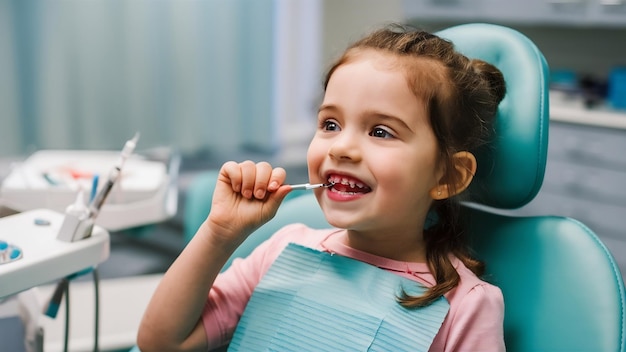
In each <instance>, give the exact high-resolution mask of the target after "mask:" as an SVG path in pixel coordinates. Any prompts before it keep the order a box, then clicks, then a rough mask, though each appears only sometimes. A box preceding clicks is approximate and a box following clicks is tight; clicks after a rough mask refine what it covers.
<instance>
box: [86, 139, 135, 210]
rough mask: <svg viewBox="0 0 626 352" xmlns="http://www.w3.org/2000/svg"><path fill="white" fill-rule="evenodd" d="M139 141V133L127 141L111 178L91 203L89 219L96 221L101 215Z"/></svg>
mask: <svg viewBox="0 0 626 352" xmlns="http://www.w3.org/2000/svg"><path fill="white" fill-rule="evenodd" d="M138 140H139V132H137V133H135V136H134V137H133V138H132V139H130V140H128V141H126V143H125V144H124V148H123V149H122V153H121V154H120V157H119V159H118V160H117V163H116V164H115V166H114V167H113V169H112V170H111V172H110V173H109V178H108V179H107V181H106V183H105V184H104V187H103V188H102V190H101V191H100V192H99V193H98V194H96V198H95V199H94V200H93V201H92V202H91V204H89V218H90V219H95V218H96V217H97V216H98V214H99V213H100V209H101V208H102V205H103V204H104V201H105V200H106V198H107V196H108V195H109V193H110V192H111V189H113V186H114V185H115V182H116V181H117V179H118V178H119V177H120V174H121V173H122V167H123V166H124V163H125V162H126V159H128V157H129V156H130V155H131V154H132V153H133V151H134V150H135V147H136V146H137V141H138Z"/></svg>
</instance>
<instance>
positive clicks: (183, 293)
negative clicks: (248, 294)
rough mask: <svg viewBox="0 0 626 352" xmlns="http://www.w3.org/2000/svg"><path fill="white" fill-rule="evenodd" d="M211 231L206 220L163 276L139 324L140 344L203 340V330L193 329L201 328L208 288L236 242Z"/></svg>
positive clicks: (168, 345) (161, 346)
mask: <svg viewBox="0 0 626 352" xmlns="http://www.w3.org/2000/svg"><path fill="white" fill-rule="evenodd" d="M214 231H215V229H213V228H211V226H210V225H209V224H208V223H207V222H205V223H204V224H203V225H202V226H201V227H200V228H199V229H198V232H197V233H196V235H195V236H194V237H193V238H192V240H191V241H190V242H189V244H188V245H187V246H186V247H185V249H184V250H183V251H182V252H181V254H180V255H179V257H178V258H177V259H176V260H175V261H174V263H173V264H172V265H171V266H170V268H169V269H168V270H167V272H166V273H165V275H164V276H163V278H162V280H161V282H160V283H159V285H158V287H157V289H156V291H155V292H154V295H153V296H152V299H151V300H150V303H149V304H148V307H147V309H146V312H145V313H144V316H143V319H142V322H141V325H140V328H139V334H138V337H137V340H138V344H139V347H140V348H141V347H142V345H143V346H144V348H145V349H146V350H147V349H149V348H150V346H154V347H155V348H156V349H158V350H170V349H173V350H175V349H178V348H181V346H187V347H191V346H196V347H202V346H203V345H204V344H206V336H205V334H204V333H203V331H202V333H199V332H197V331H196V332H195V333H194V331H195V330H198V329H202V326H201V322H200V318H201V314H202V310H203V307H204V305H205V302H206V299H207V295H208V292H209V290H210V289H211V286H212V285H213V282H214V280H215V278H216V277H217V275H218V273H219V272H220V270H221V268H222V267H223V265H224V263H225V262H226V260H227V259H228V258H229V257H230V255H231V254H232V252H233V251H234V250H235V248H236V247H237V243H228V242H220V241H219V240H215V239H216V238H219V237H223V236H215V233H214ZM192 333H193V334H192ZM198 336H200V337H204V341H202V338H198ZM190 345H191V346H190ZM144 348H142V351H143V350H144ZM205 349H206V348H205Z"/></svg>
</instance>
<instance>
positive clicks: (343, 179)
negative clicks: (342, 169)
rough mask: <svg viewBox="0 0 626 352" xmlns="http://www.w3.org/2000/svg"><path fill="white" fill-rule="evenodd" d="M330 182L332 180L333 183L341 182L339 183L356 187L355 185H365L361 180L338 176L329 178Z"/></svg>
mask: <svg viewBox="0 0 626 352" xmlns="http://www.w3.org/2000/svg"><path fill="white" fill-rule="evenodd" d="M328 182H331V183H334V184H337V183H339V184H342V185H344V186H350V187H351V188H354V187H358V188H364V187H365V185H364V184H363V183H361V182H354V181H352V180H348V179H347V178H345V177H344V178H338V177H335V178H330V179H328Z"/></svg>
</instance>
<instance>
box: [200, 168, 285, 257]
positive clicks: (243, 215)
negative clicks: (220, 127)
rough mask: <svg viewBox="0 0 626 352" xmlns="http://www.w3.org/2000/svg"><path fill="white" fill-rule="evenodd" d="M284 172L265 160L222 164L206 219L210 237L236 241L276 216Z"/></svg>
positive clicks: (282, 195)
mask: <svg viewBox="0 0 626 352" xmlns="http://www.w3.org/2000/svg"><path fill="white" fill-rule="evenodd" d="M286 176H287V174H286V172H285V170H284V169H283V168H280V167H277V168H273V167H272V166H271V165H270V164H269V163H267V162H260V163H256V164H255V163H254V162H252V161H244V162H242V163H236V162H234V161H229V162H227V163H225V164H224V165H223V166H222V168H221V170H220V174H219V177H218V179H217V184H216V186H215V191H214V193H213V203H212V205H211V212H210V214H209V216H208V218H207V220H206V222H205V224H206V225H208V226H209V227H210V229H211V233H212V236H214V238H213V239H217V240H222V241H227V242H229V243H233V244H237V245H238V244H239V243H240V242H242V241H243V240H244V239H245V238H246V237H247V236H248V235H250V234H251V233H252V232H253V231H254V230H256V229H257V228H259V227H260V226H261V225H263V224H264V223H266V222H267V221H269V220H270V219H271V218H273V217H274V215H276V211H277V210H278V207H279V206H280V203H281V202H282V201H283V199H284V198H285V196H286V195H287V193H289V191H290V190H291V188H290V187H288V186H283V183H284V182H285V178H286Z"/></svg>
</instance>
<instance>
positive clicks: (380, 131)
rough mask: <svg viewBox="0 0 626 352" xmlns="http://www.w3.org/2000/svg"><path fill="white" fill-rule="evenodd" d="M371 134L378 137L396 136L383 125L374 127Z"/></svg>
mask: <svg viewBox="0 0 626 352" xmlns="http://www.w3.org/2000/svg"><path fill="white" fill-rule="evenodd" d="M369 135H370V136H372V137H376V138H394V137H395V136H394V135H393V134H391V132H389V131H387V130H386V129H384V128H382V127H374V129H372V131H371V132H370V133H369Z"/></svg>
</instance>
